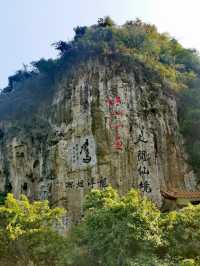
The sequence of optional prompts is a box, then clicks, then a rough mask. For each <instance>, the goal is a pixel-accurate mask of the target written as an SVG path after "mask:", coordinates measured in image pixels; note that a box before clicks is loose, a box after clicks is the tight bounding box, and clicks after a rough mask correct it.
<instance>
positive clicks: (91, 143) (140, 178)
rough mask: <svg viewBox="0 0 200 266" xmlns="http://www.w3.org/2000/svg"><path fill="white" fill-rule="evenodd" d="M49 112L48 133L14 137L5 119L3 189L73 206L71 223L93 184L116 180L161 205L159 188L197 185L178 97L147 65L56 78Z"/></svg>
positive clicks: (94, 64)
mask: <svg viewBox="0 0 200 266" xmlns="http://www.w3.org/2000/svg"><path fill="white" fill-rule="evenodd" d="M48 110H50V111H45V108H44V109H43V112H41V111H40V113H38V116H40V117H41V118H43V119H44V120H45V121H46V122H47V123H48V125H49V128H48V130H47V133H46V135H45V137H43V138H39V137H38V135H37V134H36V133H32V134H25V135H24V134H21V133H19V132H16V133H15V135H14V136H12V137H9V138H8V137H7V135H6V134H7V133H6V132H8V133H9V123H7V125H6V121H4V123H3V124H4V128H3V129H2V130H4V131H5V134H4V136H1V137H2V140H1V150H0V189H1V191H5V189H7V190H10V191H12V192H13V193H14V194H15V195H16V196H19V195H20V194H21V193H23V194H26V195H27V196H28V197H29V198H30V199H49V200H50V202H51V204H52V205H58V206H64V207H66V208H67V209H68V219H69V220H68V221H67V222H69V223H70V222H78V220H79V219H80V217H81V214H82V206H83V200H84V195H85V194H86V193H87V192H88V191H89V190H90V189H91V188H101V189H103V188H105V187H106V186H108V185H109V184H110V185H112V186H113V187H114V188H117V189H118V190H119V191H120V193H121V194H124V193H126V192H127V191H128V190H129V189H130V188H132V187H134V188H138V189H140V190H141V191H142V193H143V194H144V195H146V196H148V197H149V198H151V199H152V200H153V201H154V202H156V204H157V205H158V206H159V207H161V206H162V204H163V199H162V196H161V190H164V191H167V190H175V189H178V190H189V191H191V190H194V189H195V178H194V176H193V172H192V171H191V169H190V168H189V167H188V165H187V163H186V159H187V158H186V155H185V153H184V151H183V146H182V142H183V140H182V138H181V135H180V134H179V128H178V122H177V110H176V101H175V99H174V96H173V94H172V93H171V92H170V91H169V89H167V88H166V87H165V86H164V85H163V84H162V83H160V82H156V81H154V82H153V81H152V80H151V78H147V77H146V76H145V72H144V71H143V70H142V68H138V67H137V66H135V67H133V68H127V67H125V66H123V65H121V64H120V63H117V62H109V63H107V64H106V63H100V61H98V60H91V61H88V62H86V63H85V64H80V65H79V66H77V68H76V70H75V71H74V72H73V74H71V75H70V76H69V75H66V77H65V76H64V77H63V78H62V80H60V81H59V82H57V83H56V88H55V93H54V96H53V101H52V102H51V104H50V108H49V109H48ZM33 127H35V130H36V131H37V121H36V123H35V125H34V126H33ZM38 130H39V129H38ZM33 132H34V130H33Z"/></svg>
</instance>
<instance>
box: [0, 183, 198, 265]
mask: <svg viewBox="0 0 200 266" xmlns="http://www.w3.org/2000/svg"><path fill="white" fill-rule="evenodd" d="M63 214H64V210H63V209H60V208H55V209H50V208H49V206H48V202H47V201H42V202H38V201H36V202H34V203H30V202H29V201H28V199H27V198H26V197H25V196H22V198H21V200H16V199H15V198H14V197H13V195H12V194H8V196H7V199H6V201H5V204H4V205H2V206H1V207H0V240H1V241H0V265H2V266H12V265H15V266H27V265H31V266H46V265H49V266H94V265H97V266H98V265H99V266H133V265H134V266H170V265H171V266H175V265H180V266H181V265H185V266H191V265H193V266H195V265H196V266H198V265H200V256H199V255H200V253H199V247H200V234H199V232H200V205H198V206H192V205H189V206H188V207H185V208H183V209H182V210H179V211H173V212H170V213H161V212H160V211H159V210H158V209H157V208H156V207H155V205H154V204H153V203H152V202H151V201H150V200H148V199H146V198H142V197H141V195H140V194H139V192H137V191H135V190H131V191H130V192H129V193H128V194H127V195H125V196H124V197H120V196H119V195H118V193H117V192H116V191H115V190H113V189H112V188H111V187H108V188H106V189H105V190H92V191H91V192H90V193H89V194H88V195H87V196H86V199H85V204H84V218H83V219H82V221H81V223H80V224H79V225H76V226H75V227H74V228H73V229H72V231H71V232H70V233H69V232H68V233H67V234H65V235H63V234H62V235H61V234H60V233H59V229H60V228H61V227H60V225H61V223H60V221H61V218H62V217H63Z"/></svg>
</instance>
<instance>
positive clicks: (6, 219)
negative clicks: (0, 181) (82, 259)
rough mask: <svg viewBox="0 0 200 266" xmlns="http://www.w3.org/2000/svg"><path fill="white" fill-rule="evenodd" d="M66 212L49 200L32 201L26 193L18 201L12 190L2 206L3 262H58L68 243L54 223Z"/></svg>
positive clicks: (39, 264) (0, 257)
mask: <svg viewBox="0 0 200 266" xmlns="http://www.w3.org/2000/svg"><path fill="white" fill-rule="evenodd" d="M63 214H64V210H63V209H61V208H54V209H51V208H50V207H49V205H48V201H35V202H33V203H30V202H29V200H28V199H27V198H26V197H25V196H22V197H21V199H20V200H17V199H15V198H14V196H13V195H12V194H10V193H9V194H8V195H7V198H6V201H5V205H4V206H1V207H0V264H1V265H3V266H4V265H5V266H6V265H20V266H23V265H24V266H27V265H29V264H30V263H33V265H35V266H43V265H44V266H45V265H49V266H53V265H59V261H60V260H61V259H62V256H63V254H64V250H65V249H66V246H67V244H66V239H65V238H64V236H61V235H59V234H58V232H57V231H56V230H55V225H56V224H59V222H60V219H61V217H62V215H63Z"/></svg>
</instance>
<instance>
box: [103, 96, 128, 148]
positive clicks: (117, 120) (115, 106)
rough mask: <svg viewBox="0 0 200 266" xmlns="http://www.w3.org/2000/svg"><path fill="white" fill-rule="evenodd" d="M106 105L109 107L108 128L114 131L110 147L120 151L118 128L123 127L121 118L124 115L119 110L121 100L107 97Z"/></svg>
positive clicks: (117, 97)
mask: <svg viewBox="0 0 200 266" xmlns="http://www.w3.org/2000/svg"><path fill="white" fill-rule="evenodd" d="M106 103H107V106H108V107H109V115H110V116H109V126H110V128H112V129H115V140H114V143H113V145H112V146H113V148H114V149H116V150H122V149H123V142H122V140H121V136H120V133H119V128H123V127H124V125H123V123H122V122H121V118H122V116H123V115H124V113H125V112H124V110H122V109H121V105H122V100H121V98H120V96H115V97H114V99H113V98H111V97H108V99H107V101H106Z"/></svg>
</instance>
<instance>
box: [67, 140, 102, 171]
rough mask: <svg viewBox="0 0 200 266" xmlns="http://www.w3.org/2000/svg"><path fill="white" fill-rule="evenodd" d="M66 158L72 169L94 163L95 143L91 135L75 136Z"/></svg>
mask: <svg viewBox="0 0 200 266" xmlns="http://www.w3.org/2000/svg"><path fill="white" fill-rule="evenodd" d="M68 159H69V161H70V163H71V166H72V170H78V169H80V168H84V167H88V166H93V165H95V164H96V162H97V160H96V145H95V140H94V138H93V136H92V135H88V136H85V137H81V138H76V139H74V140H73V141H72V143H71V144H70V145H69V148H68Z"/></svg>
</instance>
